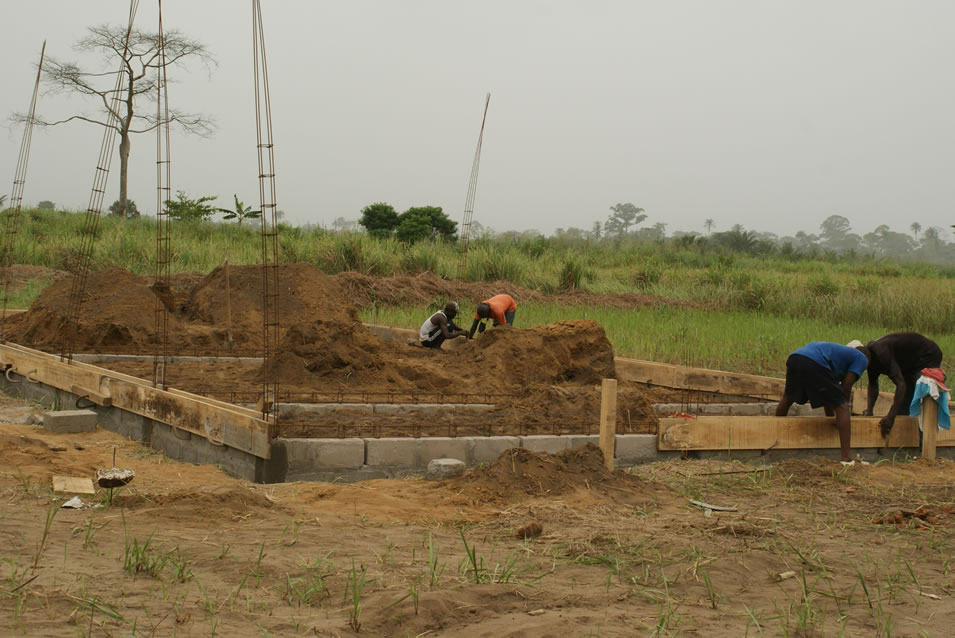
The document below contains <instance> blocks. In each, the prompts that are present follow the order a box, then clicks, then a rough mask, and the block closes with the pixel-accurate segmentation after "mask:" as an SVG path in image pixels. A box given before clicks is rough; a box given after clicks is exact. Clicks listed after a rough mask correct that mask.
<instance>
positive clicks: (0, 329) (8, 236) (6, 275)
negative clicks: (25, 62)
mask: <svg viewBox="0 0 955 638" xmlns="http://www.w3.org/2000/svg"><path fill="white" fill-rule="evenodd" d="M45 55H46V40H44V41H43V48H41V49H40V63H39V64H38V65H37V68H36V82H35V83H34V84H33V97H32V98H30V110H29V111H28V112H27V113H28V115H27V122H26V125H25V126H24V127H23V139H22V140H21V141H20V155H19V156H18V157H17V170H16V173H14V176H13V192H12V193H11V194H10V208H9V210H8V211H7V219H6V224H5V225H4V229H3V249H2V250H3V253H2V254H0V268H2V269H3V275H2V277H3V315H2V316H0V342H4V341H6V339H5V336H6V335H5V333H4V324H5V323H6V319H7V300H8V299H9V295H10V270H11V268H10V267H11V266H12V265H13V251H14V250H16V245H17V233H18V232H19V230H20V209H21V208H22V206H23V187H24V185H25V184H26V181H27V166H28V165H29V163H30V143H31V142H32V141H33V122H34V120H35V119H36V97H37V94H38V93H39V91H40V77H41V76H42V73H43V58H44V56H45Z"/></svg>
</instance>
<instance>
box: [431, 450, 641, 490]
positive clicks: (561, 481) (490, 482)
mask: <svg viewBox="0 0 955 638" xmlns="http://www.w3.org/2000/svg"><path fill="white" fill-rule="evenodd" d="M444 484H445V485H447V486H450V487H452V488H453V489H455V490H460V492H461V493H462V494H466V495H468V496H469V497H470V498H471V499H473V500H474V501H475V502H502V501H513V500H514V498H515V497H520V496H557V495H561V494H568V493H570V492H574V491H576V490H580V489H584V490H586V489H590V490H596V491H598V492H606V491H609V490H614V488H617V489H618V490H624V491H631V490H633V489H635V488H638V487H640V486H641V485H643V481H642V480H641V479H639V478H637V477H635V476H633V475H632V474H627V473H626V472H611V471H610V470H608V469H607V468H606V467H605V466H604V461H603V453H602V452H601V451H600V449H599V448H598V447H597V446H595V445H593V444H590V443H588V444H587V445H585V446H584V447H580V448H575V449H572V450H564V451H562V452H558V453H557V454H547V453H546V452H532V451H530V450H527V449H524V448H511V449H510V450H507V451H506V452H504V453H503V454H501V455H500V456H499V457H498V458H497V460H496V461H494V463H492V464H491V465H489V466H487V467H483V468H477V469H475V470H473V471H471V472H469V473H468V474H465V475H464V476H461V477H459V478H455V479H450V480H448V481H446V482H444Z"/></svg>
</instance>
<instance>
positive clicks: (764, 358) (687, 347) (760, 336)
mask: <svg viewBox="0 0 955 638" xmlns="http://www.w3.org/2000/svg"><path fill="white" fill-rule="evenodd" d="M464 307H465V308H467V306H464ZM466 312H467V311H466ZM427 314H428V313H427V312H424V311H422V309H420V308H407V307H405V308H376V309H375V310H374V312H371V311H370V310H369V311H366V312H364V313H363V316H362V318H363V319H364V320H365V321H369V322H374V323H382V324H386V325H393V326H400V327H404V328H417V327H418V326H419V325H420V324H421V322H422V321H423V320H424V318H425V317H426V316H427ZM564 319H593V320H594V321H597V322H599V323H600V324H601V325H602V326H603V328H604V331H605V332H606V333H607V338H608V339H609V340H610V342H611V344H612V345H613V348H614V353H615V354H616V355H617V356H619V357H630V358H634V359H646V360H650V361H659V362H668V363H674V364H678V365H687V366H693V367H703V368H713V369H722V370H733V371H738V372H748V373H752V374H764V375H769V376H780V377H781V376H785V373H786V358H787V357H788V356H789V353H790V352H792V351H793V350H795V349H796V348H799V347H801V346H803V345H805V344H806V343H809V342H810V341H835V342H837V343H848V342H849V341H851V340H852V339H859V340H861V341H863V342H865V341H868V340H870V339H875V338H877V337H880V336H882V334H884V330H883V329H882V328H880V327H879V326H877V325H873V324H871V323H865V322H862V321H847V322H840V323H832V322H829V321H826V320H822V319H807V318H798V317H778V316H774V315H771V314H768V313H765V312H740V311H723V312H714V311H712V310H708V309H684V308H675V307H672V306H659V307H644V308H635V309H630V310H619V309H614V308H606V307H591V306H563V305H558V304H531V303H523V304H520V305H519V306H518V309H517V318H516V320H515V325H517V326H518V327H534V326H540V325H544V324H548V323H551V322H554V321H560V320H564ZM926 336H928V337H930V338H931V339H933V340H934V341H936V342H937V343H938V344H939V346H940V347H941V348H942V351H943V352H945V353H946V360H945V362H944V363H943V366H948V369H952V366H953V364H955V358H953V354H955V334H952V333H951V332H947V333H926Z"/></svg>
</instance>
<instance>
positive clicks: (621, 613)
mask: <svg viewBox="0 0 955 638" xmlns="http://www.w3.org/2000/svg"><path fill="white" fill-rule="evenodd" d="M41 409H43V408H42V407H41V406H32V405H30V404H27V403H24V402H22V401H19V400H12V399H4V400H3V406H2V408H0V420H2V421H18V422H24V421H29V420H30V414H31V413H34V412H37V411H39V410H41ZM0 454H2V458H3V468H4V469H3V473H2V476H0V520H2V524H0V534H2V536H3V539H2V540H3V542H2V548H0V556H2V561H3V566H4V569H3V582H2V585H0V591H2V594H3V595H2V596H0V606H2V612H0V617H2V619H3V620H2V622H0V624H2V625H3V626H4V628H5V629H4V634H5V635H23V636H28V635H29V636H35V635H43V636H76V635H81V636H88V635H92V636H127V635H156V636H172V635H197V636H198V635H202V636H210V635H233V636H292V635H303V636H306V635H307V636H315V635H317V636H352V635H353V636H360V635H365V636H423V635H427V636H528V637H529V636H535V637H537V636H562V637H563V636H634V635H652V634H653V635H660V636H665V635H677V634H684V635H700V636H714V637H722V636H727V637H730V636H731V637H738V636H744V635H752V636H756V635H768V636H776V635H790V636H810V635H816V636H822V635H846V636H863V635H864V636H889V635H892V636H943V635H948V634H949V632H950V628H951V626H952V624H953V622H955V597H953V594H955V558H953V556H955V548H953V542H955V534H953V531H955V503H953V502H955V465H953V463H952V462H951V461H946V460H938V461H935V462H925V461H920V460H916V461H908V462H893V461H886V462H882V463H879V464H874V465H865V466H860V465H856V466H853V467H844V466H842V465H840V464H839V463H836V462H832V461H829V460H824V459H808V460H791V461H787V462H784V463H780V464H778V465H775V466H771V467H757V466H749V465H745V464H741V463H738V462H729V461H719V460H708V461H668V462H664V463H655V464H649V465H645V466H641V467H637V468H633V469H632V470H629V471H623V470H617V471H615V472H612V473H611V472H609V471H608V470H606V469H605V468H604V466H603V464H602V462H601V456H600V452H599V451H598V450H597V449H596V448H593V447H588V448H582V449H578V450H569V451H566V452H564V453H562V454H559V455H549V454H543V453H533V452H529V451H527V450H520V449H515V450H510V451H508V452H506V453H505V454H503V455H502V456H501V457H500V458H499V459H498V460H497V461H495V462H493V463H489V464H487V465H485V466H483V467H478V468H475V469H473V470H472V471H471V472H469V473H468V474H466V475H465V476H463V477H460V478H457V479H448V480H442V481H425V480H422V479H416V478H412V479H406V480H397V481H396V480H377V481H367V482H363V483H356V484H352V485H340V484H328V483H287V484H278V485H257V484H252V483H248V482H245V481H241V480H237V479H233V478H230V477H229V476H227V475H225V474H224V473H223V472H221V471H220V470H218V469H217V468H216V467H214V466H193V465H187V464H181V463H177V462H174V461H171V460H170V459H168V458H166V457H164V456H162V455H160V454H157V453H156V452H155V451H154V450H151V449H149V448H147V447H143V446H141V445H140V444H138V443H135V442H132V441H129V440H127V439H125V438H122V437H120V436H118V435H116V434H114V433H111V432H108V431H105V430H101V429H98V430H96V431H94V432H89V433H83V434H51V433H48V432H46V431H44V430H42V429H41V428H39V427H37V426H33V425H16V424H13V423H5V424H0ZM114 459H115V463H114ZM114 464H115V466H116V467H119V468H123V469H133V470H135V471H136V476H135V479H134V480H133V481H132V482H131V483H130V484H129V485H128V486H127V487H125V488H121V489H117V490H114V492H113V494H112V495H111V503H110V495H109V493H108V491H107V490H104V489H98V490H97V493H96V494H93V495H83V496H81V499H82V500H83V501H84V502H85V503H87V504H89V505H93V507H90V508H88V509H62V508H60V506H61V505H62V503H63V502H64V500H65V499H66V498H68V496H69V495H66V494H55V493H53V492H52V490H51V481H52V479H53V477H54V476H72V477H92V476H94V475H95V472H96V470H97V469H104V468H110V467H112V466H114ZM695 502H696V503H703V504H705V505H702V506H701V505H697V504H695ZM723 508H727V509H726V510H725V511H724V509H723ZM535 523H537V525H534V524H535ZM522 528H524V529H525V531H524V534H525V535H529V536H530V537H528V538H519V537H518V535H519V530H521V529H522ZM535 534H537V535H535Z"/></svg>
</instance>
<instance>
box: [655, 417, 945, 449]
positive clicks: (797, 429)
mask: <svg viewBox="0 0 955 638" xmlns="http://www.w3.org/2000/svg"><path fill="white" fill-rule="evenodd" d="M834 424H835V418H832V417H793V416H789V417H776V416H701V417H697V418H695V419H675V418H673V419H660V427H659V430H658V432H659V433H658V435H657V449H659V450H805V449H813V448H820V449H839V432H838V431H837V430H836V428H835V426H834ZM937 445H938V446H939V447H941V446H955V432H953V431H952V430H939V432H938V441H937ZM884 446H885V441H884V440H883V439H882V434H881V432H880V431H879V417H858V416H855V417H852V447H853V448H881V447H884ZM888 446H889V447H890V448H899V447H912V448H917V447H919V433H918V419H916V418H913V417H901V416H900V417H898V418H896V419H895V426H894V427H893V428H892V434H891V435H890V436H889V445H888Z"/></svg>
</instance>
